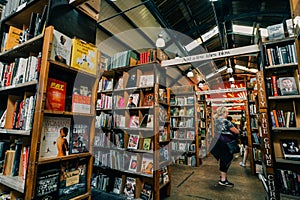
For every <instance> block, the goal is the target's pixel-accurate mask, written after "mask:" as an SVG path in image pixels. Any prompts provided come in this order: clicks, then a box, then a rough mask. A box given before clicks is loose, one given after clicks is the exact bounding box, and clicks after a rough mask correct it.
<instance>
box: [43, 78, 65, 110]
mask: <svg viewBox="0 0 300 200" xmlns="http://www.w3.org/2000/svg"><path fill="white" fill-rule="evenodd" d="M66 90H67V83H66V82H65V81H61V80H57V79H54V78H48V84H47V98H46V109H47V110H52V111H65V104H66Z"/></svg>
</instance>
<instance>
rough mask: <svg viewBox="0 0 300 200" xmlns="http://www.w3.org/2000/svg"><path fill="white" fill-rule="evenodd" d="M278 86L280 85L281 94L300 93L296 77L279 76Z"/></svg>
mask: <svg viewBox="0 0 300 200" xmlns="http://www.w3.org/2000/svg"><path fill="white" fill-rule="evenodd" d="M278 86H279V89H280V93H281V95H297V94H299V93H298V89H297V86H296V81H295V78H294V77H280V78H278Z"/></svg>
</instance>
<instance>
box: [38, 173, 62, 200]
mask: <svg viewBox="0 0 300 200" xmlns="http://www.w3.org/2000/svg"><path fill="white" fill-rule="evenodd" d="M58 188H59V169H48V170H43V171H41V172H39V173H38V175H37V181H36V189H35V191H36V197H37V199H57V198H58Z"/></svg>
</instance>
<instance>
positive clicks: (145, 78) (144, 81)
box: [140, 74, 154, 87]
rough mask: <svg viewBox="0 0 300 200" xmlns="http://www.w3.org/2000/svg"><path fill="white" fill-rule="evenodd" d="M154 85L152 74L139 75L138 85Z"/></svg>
mask: <svg viewBox="0 0 300 200" xmlns="http://www.w3.org/2000/svg"><path fill="white" fill-rule="evenodd" d="M153 85H154V75H153V74H151V75H141V76H140V87H149V86H153Z"/></svg>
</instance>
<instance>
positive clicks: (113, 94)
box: [93, 62, 171, 200]
mask: <svg viewBox="0 0 300 200" xmlns="http://www.w3.org/2000/svg"><path fill="white" fill-rule="evenodd" d="M144 75H151V76H153V77H152V81H150V82H151V83H150V85H147V86H141V85H140V83H141V77H142V76H144ZM164 76H165V69H164V68H161V67H160V64H159V63H156V62H154V63H146V64H141V65H137V66H130V67H129V66H120V67H118V68H114V69H110V70H106V71H104V73H103V75H102V77H101V79H100V81H101V82H100V84H99V88H98V103H97V106H96V107H97V110H96V113H97V117H99V120H97V124H99V125H98V126H97V127H96V133H95V134H96V135H95V138H99V140H101V141H103V140H105V142H104V143H101V142H100V144H97V145H95V144H94V148H93V154H94V156H95V158H96V159H95V162H94V171H93V173H94V177H100V179H101V180H102V178H103V177H105V179H106V180H108V183H107V185H106V186H105V187H104V188H99V187H95V189H94V191H95V192H96V193H98V195H99V198H102V197H105V196H110V197H111V198H117V199H124V198H127V197H128V196H126V195H125V194H124V190H125V188H126V180H127V178H128V177H129V178H134V179H135V186H134V188H135V189H134V191H133V194H132V195H133V197H134V198H139V197H140V195H141V192H142V189H143V187H144V185H145V184H148V185H150V186H151V193H152V198H153V199H157V200H158V199H160V198H161V196H163V195H167V196H169V195H170V192H171V171H170V166H169V165H170V145H169V143H170V123H169V115H170V103H169V95H170V91H169V88H167V87H166V83H165V80H164ZM131 77H135V80H134V82H131V80H130V78H131ZM121 80H122V84H119V82H120V83H121ZM107 81H110V84H111V86H109V88H106V86H105V85H106V84H104V83H105V82H107ZM132 83H133V84H132ZM129 85H130V86H129ZM120 87H121V88H120ZM161 90H163V91H164V92H163V93H164V95H163V96H160V93H161ZM149 94H150V96H149ZM131 95H137V96H138V101H137V102H136V106H135V107H128V102H129V101H128V99H129V98H130V96H131ZM149 97H150V98H151V99H152V100H151V103H150V105H146V102H147V100H148V98H149ZM109 99H111V100H109ZM107 101H109V102H110V103H104V104H103V102H107ZM100 102H102V103H100ZM147 114H148V116H149V115H152V118H151V120H152V123H153V124H152V125H151V126H150V127H148V126H145V127H144V126H143V125H142V121H143V119H144V117H145V116H146V115H147ZM135 117H138V121H137V126H136V127H130V124H131V122H132V120H133V119H134V118H135ZM110 120H111V123H109V124H107V123H106V122H108V121H110ZM153 120H154V121H153ZM120 121H122V123H119V122H120ZM98 122H99V123H98ZM116 135H117V136H116ZM120 135H121V136H120ZM132 135H134V136H135V137H136V136H138V137H139V139H138V142H137V144H136V145H137V146H136V147H135V148H130V144H129V143H130V140H131V139H130V138H131V136H132ZM103 138H104V139H103ZM109 138H110V139H109ZM112 138H118V139H117V140H114V139H112ZM120 138H123V139H122V140H123V142H121V143H122V144H120ZM147 138H150V139H151V145H150V149H144V141H145V140H146V139H147ZM95 141H96V140H95ZM104 156H108V160H112V159H113V160H115V161H116V163H119V162H121V164H116V165H114V164H112V163H104V162H102V161H103V157H104ZM134 157H136V159H137V167H136V168H135V169H132V168H131V162H132V159H133V158H134ZM145 157H149V159H150V160H151V161H152V162H153V168H152V171H151V172H149V173H145V172H143V160H144V158H145ZM104 160H106V158H105V159H104ZM121 160H122V161H121ZM116 177H120V178H121V179H122V184H121V185H120V186H119V187H120V190H119V193H118V194H113V190H114V186H115V185H114V182H115V178H116Z"/></svg>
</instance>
